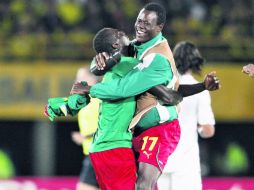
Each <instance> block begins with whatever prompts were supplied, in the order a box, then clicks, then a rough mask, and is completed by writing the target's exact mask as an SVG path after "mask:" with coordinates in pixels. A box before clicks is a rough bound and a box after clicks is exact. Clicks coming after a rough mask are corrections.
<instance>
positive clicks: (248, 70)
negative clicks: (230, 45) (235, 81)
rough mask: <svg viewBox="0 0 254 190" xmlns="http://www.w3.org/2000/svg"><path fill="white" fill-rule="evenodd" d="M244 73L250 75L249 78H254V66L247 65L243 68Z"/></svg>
mask: <svg viewBox="0 0 254 190" xmlns="http://www.w3.org/2000/svg"><path fill="white" fill-rule="evenodd" d="M242 72H243V73H245V74H247V75H249V76H251V77H254V64H253V63H250V64H248V65H245V66H244V67H243V70H242Z"/></svg>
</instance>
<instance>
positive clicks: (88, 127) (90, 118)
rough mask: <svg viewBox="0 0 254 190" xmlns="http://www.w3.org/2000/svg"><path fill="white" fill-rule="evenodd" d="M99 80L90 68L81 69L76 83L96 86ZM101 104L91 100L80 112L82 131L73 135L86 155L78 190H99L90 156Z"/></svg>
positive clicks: (73, 138) (79, 122)
mask: <svg viewBox="0 0 254 190" xmlns="http://www.w3.org/2000/svg"><path fill="white" fill-rule="evenodd" d="M99 80H100V79H99V77H96V76H95V75H93V74H92V73H91V72H90V70H89V68H80V69H79V70H78V72H77V76H76V82H80V81H87V83H88V85H94V84H96V83H97V82H98V81H99ZM99 102H100V101H99V100H98V99H96V98H91V99H90V103H89V104H88V105H87V106H86V107H84V108H82V109H81V110H80V111H79V113H78V125H79V130H80V131H73V132H72V133H71V137H72V140H73V141H74V142H75V143H76V144H78V145H82V147H83V153H84V155H85V158H84V160H83V165H82V169H81V172H80V178H79V182H78V184H77V186H76V190H97V189H99V185H98V183H97V181H96V176H95V173H94V169H93V166H92V164H91V161H90V159H89V156H88V154H89V147H90V144H91V143H92V137H93V134H94V133H95V131H96V129H97V125H98V113H99Z"/></svg>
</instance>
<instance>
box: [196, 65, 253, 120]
mask: <svg viewBox="0 0 254 190" xmlns="http://www.w3.org/2000/svg"><path fill="white" fill-rule="evenodd" d="M242 67H243V65H238V64H237V65H233V64H225V63H221V64H218V63H216V64H214V65H212V64H210V65H209V66H206V67H205V68H204V71H203V74H206V73H209V72H210V71H216V73H217V76H218V77H219V79H220V82H221V85H222V88H221V89H220V90H218V91H214V92H211V93H210V94H211V96H212V107H213V110H214V112H215V117H216V120H220V121H254V98H253V97H254V78H251V77H249V76H248V75H246V74H243V73H242ZM199 79H200V80H203V77H202V78H199Z"/></svg>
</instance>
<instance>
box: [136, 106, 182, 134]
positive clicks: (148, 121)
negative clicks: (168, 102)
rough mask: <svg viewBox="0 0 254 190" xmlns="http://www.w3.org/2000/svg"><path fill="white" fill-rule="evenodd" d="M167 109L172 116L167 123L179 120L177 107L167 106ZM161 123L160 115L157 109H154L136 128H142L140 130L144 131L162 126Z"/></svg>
mask: <svg viewBox="0 0 254 190" xmlns="http://www.w3.org/2000/svg"><path fill="white" fill-rule="evenodd" d="M166 108H167V110H168V112H169V114H170V117H169V119H168V120H167V121H165V122H170V121H173V120H175V119H177V118H178V113H177V111H176V107H175V106H167V107H166ZM160 122H161V119H160V115H159V113H158V110H157V109H156V107H154V108H152V109H151V110H150V111H149V112H148V113H147V114H146V115H145V116H144V117H142V118H141V119H140V121H139V122H138V124H137V126H136V127H137V128H140V129H139V130H142V131H143V130H146V129H149V128H151V127H154V126H156V125H159V124H161V123H160Z"/></svg>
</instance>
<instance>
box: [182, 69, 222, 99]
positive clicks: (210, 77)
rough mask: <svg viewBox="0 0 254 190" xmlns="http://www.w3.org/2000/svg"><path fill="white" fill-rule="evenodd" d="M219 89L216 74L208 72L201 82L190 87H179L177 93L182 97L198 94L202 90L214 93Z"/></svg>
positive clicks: (219, 85)
mask: <svg viewBox="0 0 254 190" xmlns="http://www.w3.org/2000/svg"><path fill="white" fill-rule="evenodd" d="M220 88H221V84H220V81H219V79H218V78H217V76H216V72H215V71H213V72H210V73H209V74H207V75H206V76H205V79H204V81H203V82H200V83H197V84H192V85H187V84H186V85H184V84H182V85H179V88H178V92H179V93H180V94H181V95H182V96H183V97H187V96H191V95H194V94H197V93H200V92H202V91H204V90H208V91H214V90H218V89H220Z"/></svg>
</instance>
